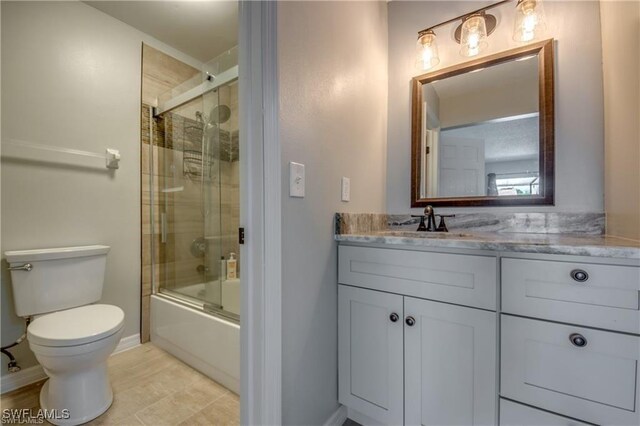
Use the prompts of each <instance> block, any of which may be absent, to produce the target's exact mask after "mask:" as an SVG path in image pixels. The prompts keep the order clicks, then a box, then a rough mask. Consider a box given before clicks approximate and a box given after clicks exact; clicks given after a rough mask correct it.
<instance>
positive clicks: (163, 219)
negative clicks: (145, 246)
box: [160, 212, 167, 244]
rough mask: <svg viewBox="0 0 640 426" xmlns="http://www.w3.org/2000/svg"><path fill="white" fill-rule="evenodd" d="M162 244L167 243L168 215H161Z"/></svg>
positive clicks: (162, 213)
mask: <svg viewBox="0 0 640 426" xmlns="http://www.w3.org/2000/svg"><path fill="white" fill-rule="evenodd" d="M160 242H161V243H163V244H166V242H167V213H165V212H161V213H160Z"/></svg>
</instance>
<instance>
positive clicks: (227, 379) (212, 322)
mask: <svg viewBox="0 0 640 426" xmlns="http://www.w3.org/2000/svg"><path fill="white" fill-rule="evenodd" d="M235 281H238V280H235ZM229 284H233V283H229ZM235 284H236V285H235V288H234V286H233V285H229V286H227V287H228V288H227V293H229V292H231V294H230V296H229V299H227V300H228V301H227V302H225V303H227V304H228V307H227V306H225V309H229V310H231V309H233V308H234V306H232V305H233V302H234V300H233V295H234V292H235V291H236V290H237V294H236V296H237V299H236V300H235V303H236V305H235V306H237V308H238V309H237V312H238V313H239V295H240V290H239V287H240V283H239V282H238V283H235ZM203 285H204V284H200V286H203ZM201 288H202V287H200V288H199V289H198V291H200V289H201ZM194 290H195V288H194ZM223 291H224V286H223ZM223 297H224V296H223ZM223 300H225V299H224V298H223ZM151 342H153V344H154V345H156V346H158V347H160V348H162V349H164V350H165V351H167V352H169V353H170V354H172V355H173V356H175V357H176V358H178V359H180V360H182V361H183V362H185V363H186V364H188V365H190V366H191V367H193V368H195V369H196V370H198V371H200V372H201V373H203V374H205V375H206V376H208V377H210V378H212V379H213V380H215V381H216V382H218V383H220V384H221V385H223V386H225V387H226V388H228V389H230V390H231V391H233V392H235V393H236V394H239V392H240V326H239V325H238V324H236V323H234V322H232V321H228V320H225V319H223V318H220V317H217V316H214V315H211V314H209V313H206V312H203V311H201V310H198V309H194V308H191V307H188V306H185V305H184V304H181V303H178V302H175V301H173V300H171V299H170V298H168V297H165V296H163V295H161V294H160V295H158V294H154V295H152V296H151Z"/></svg>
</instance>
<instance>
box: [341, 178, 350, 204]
mask: <svg viewBox="0 0 640 426" xmlns="http://www.w3.org/2000/svg"><path fill="white" fill-rule="evenodd" d="M341 194H342V195H341V199H342V201H349V200H350V199H351V179H349V178H348V177H343V178H342V193H341Z"/></svg>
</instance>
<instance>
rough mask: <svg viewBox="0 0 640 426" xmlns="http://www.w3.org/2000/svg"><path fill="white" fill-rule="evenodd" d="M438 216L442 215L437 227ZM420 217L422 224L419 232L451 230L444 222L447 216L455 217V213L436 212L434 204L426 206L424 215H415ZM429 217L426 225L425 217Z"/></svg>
mask: <svg viewBox="0 0 640 426" xmlns="http://www.w3.org/2000/svg"><path fill="white" fill-rule="evenodd" d="M436 216H438V217H440V224H439V225H438V227H437V228H436ZM415 217H419V218H420V225H418V229H417V231H418V232H449V230H448V229H447V225H446V224H445V223H444V218H445V217H455V215H454V214H438V215H437V214H435V211H434V210H433V207H432V206H427V207H425V208H424V215H422V216H415ZM425 218H426V219H427V224H426V225H425V223H424V219H425Z"/></svg>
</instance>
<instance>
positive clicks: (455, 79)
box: [419, 55, 541, 198]
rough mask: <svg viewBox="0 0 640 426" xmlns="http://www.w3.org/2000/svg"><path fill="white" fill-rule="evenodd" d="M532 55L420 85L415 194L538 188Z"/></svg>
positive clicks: (521, 192)
mask: <svg viewBox="0 0 640 426" xmlns="http://www.w3.org/2000/svg"><path fill="white" fill-rule="evenodd" d="M538 91H539V74H538V60H537V55H531V56H527V57H523V58H518V59H516V60H512V61H509V62H502V63H499V64H496V65H493V66H490V67H487V68H483V69H480V70H475V71H472V72H469V73H465V74H459V75H454V76H451V77H448V78H443V79H441V80H436V81H432V82H430V83H428V84H424V85H423V86H422V101H423V105H422V123H421V139H420V140H421V149H420V155H421V156H422V158H421V159H420V160H421V161H420V165H421V167H420V170H419V182H420V198H449V197H457V198H459V197H482V196H493V197H496V196H527V195H539V194H540V178H541V177H540V165H539V158H540V130H539V101H538V96H539V95H538Z"/></svg>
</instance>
